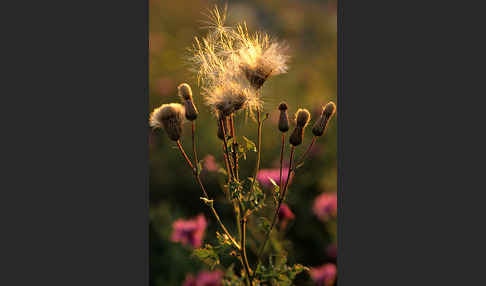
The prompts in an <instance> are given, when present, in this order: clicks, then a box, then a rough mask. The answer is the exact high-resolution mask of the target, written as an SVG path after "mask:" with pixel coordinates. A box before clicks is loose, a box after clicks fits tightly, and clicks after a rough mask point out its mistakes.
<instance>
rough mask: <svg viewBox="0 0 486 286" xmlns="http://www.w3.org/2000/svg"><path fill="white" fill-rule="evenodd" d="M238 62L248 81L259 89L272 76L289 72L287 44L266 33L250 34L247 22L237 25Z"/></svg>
mask: <svg viewBox="0 0 486 286" xmlns="http://www.w3.org/2000/svg"><path fill="white" fill-rule="evenodd" d="M235 32H236V33H235V37H236V39H237V41H236V43H238V46H239V47H238V49H237V55H238V63H239V65H240V68H241V69H242V71H243V73H244V74H245V76H246V78H247V79H248V81H249V82H250V83H251V85H252V86H253V87H254V88H255V89H257V90H258V89H259V88H261V87H262V85H263V84H264V83H265V81H266V80H267V79H268V78H269V77H270V76H274V75H278V74H282V73H286V72H287V69H288V67H287V64H286V63H287V61H288V58H289V57H288V56H287V55H286V52H287V46H286V45H284V44H282V43H278V42H276V41H272V40H270V38H269V36H268V35H267V34H265V33H261V32H260V33H258V32H257V33H254V34H250V33H249V32H248V29H247V27H246V24H245V23H243V24H241V25H237V27H236V30H235Z"/></svg>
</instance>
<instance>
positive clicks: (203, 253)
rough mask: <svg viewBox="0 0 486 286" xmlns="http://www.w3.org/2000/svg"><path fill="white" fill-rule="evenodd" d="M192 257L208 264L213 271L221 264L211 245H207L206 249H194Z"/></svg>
mask: <svg viewBox="0 0 486 286" xmlns="http://www.w3.org/2000/svg"><path fill="white" fill-rule="evenodd" d="M192 255H193V256H195V257H197V258H199V259H200V260H201V261H202V262H204V263H206V264H207V265H208V266H209V267H210V268H211V269H214V267H215V266H216V265H218V264H219V263H220V260H219V256H218V254H217V253H216V252H215V251H214V248H213V247H212V246H211V245H210V244H206V246H205V247H204V248H196V249H194V250H193V252H192Z"/></svg>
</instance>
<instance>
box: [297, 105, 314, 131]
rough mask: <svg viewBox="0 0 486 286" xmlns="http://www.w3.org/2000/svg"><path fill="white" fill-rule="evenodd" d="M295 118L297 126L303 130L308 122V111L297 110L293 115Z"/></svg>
mask: <svg viewBox="0 0 486 286" xmlns="http://www.w3.org/2000/svg"><path fill="white" fill-rule="evenodd" d="M295 118H296V119H295V120H296V124H297V126H299V127H302V128H305V127H306V126H307V123H309V120H310V113H309V110H307V109H305V108H304V109H303V108H299V110H297V112H296V113H295Z"/></svg>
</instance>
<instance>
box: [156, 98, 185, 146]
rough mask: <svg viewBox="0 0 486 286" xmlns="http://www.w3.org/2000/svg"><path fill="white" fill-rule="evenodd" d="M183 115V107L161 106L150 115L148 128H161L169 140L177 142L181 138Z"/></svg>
mask: <svg viewBox="0 0 486 286" xmlns="http://www.w3.org/2000/svg"><path fill="white" fill-rule="evenodd" d="M184 114H185V110H184V107H183V106H182V105H180V104H178V103H169V104H163V105H161V106H160V107H158V108H156V109H154V111H152V113H151V114H150V120H149V122H150V126H152V128H154V129H155V128H162V127H163V128H164V130H165V132H167V135H169V138H170V139H171V140H174V141H177V140H179V139H180V137H181V133H182V123H183V122H184Z"/></svg>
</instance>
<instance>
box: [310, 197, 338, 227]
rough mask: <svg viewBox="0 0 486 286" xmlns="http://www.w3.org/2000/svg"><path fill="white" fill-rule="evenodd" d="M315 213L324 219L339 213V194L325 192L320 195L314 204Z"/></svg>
mask: <svg viewBox="0 0 486 286" xmlns="http://www.w3.org/2000/svg"><path fill="white" fill-rule="evenodd" d="M312 209H313V211H314V214H315V215H316V216H317V217H318V218H320V219H321V220H323V221H327V220H328V219H329V218H330V217H332V216H336V215H337V196H336V193H332V194H329V193H323V194H321V195H319V196H318V197H317V198H316V199H315V201H314V206H313V208H312Z"/></svg>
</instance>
